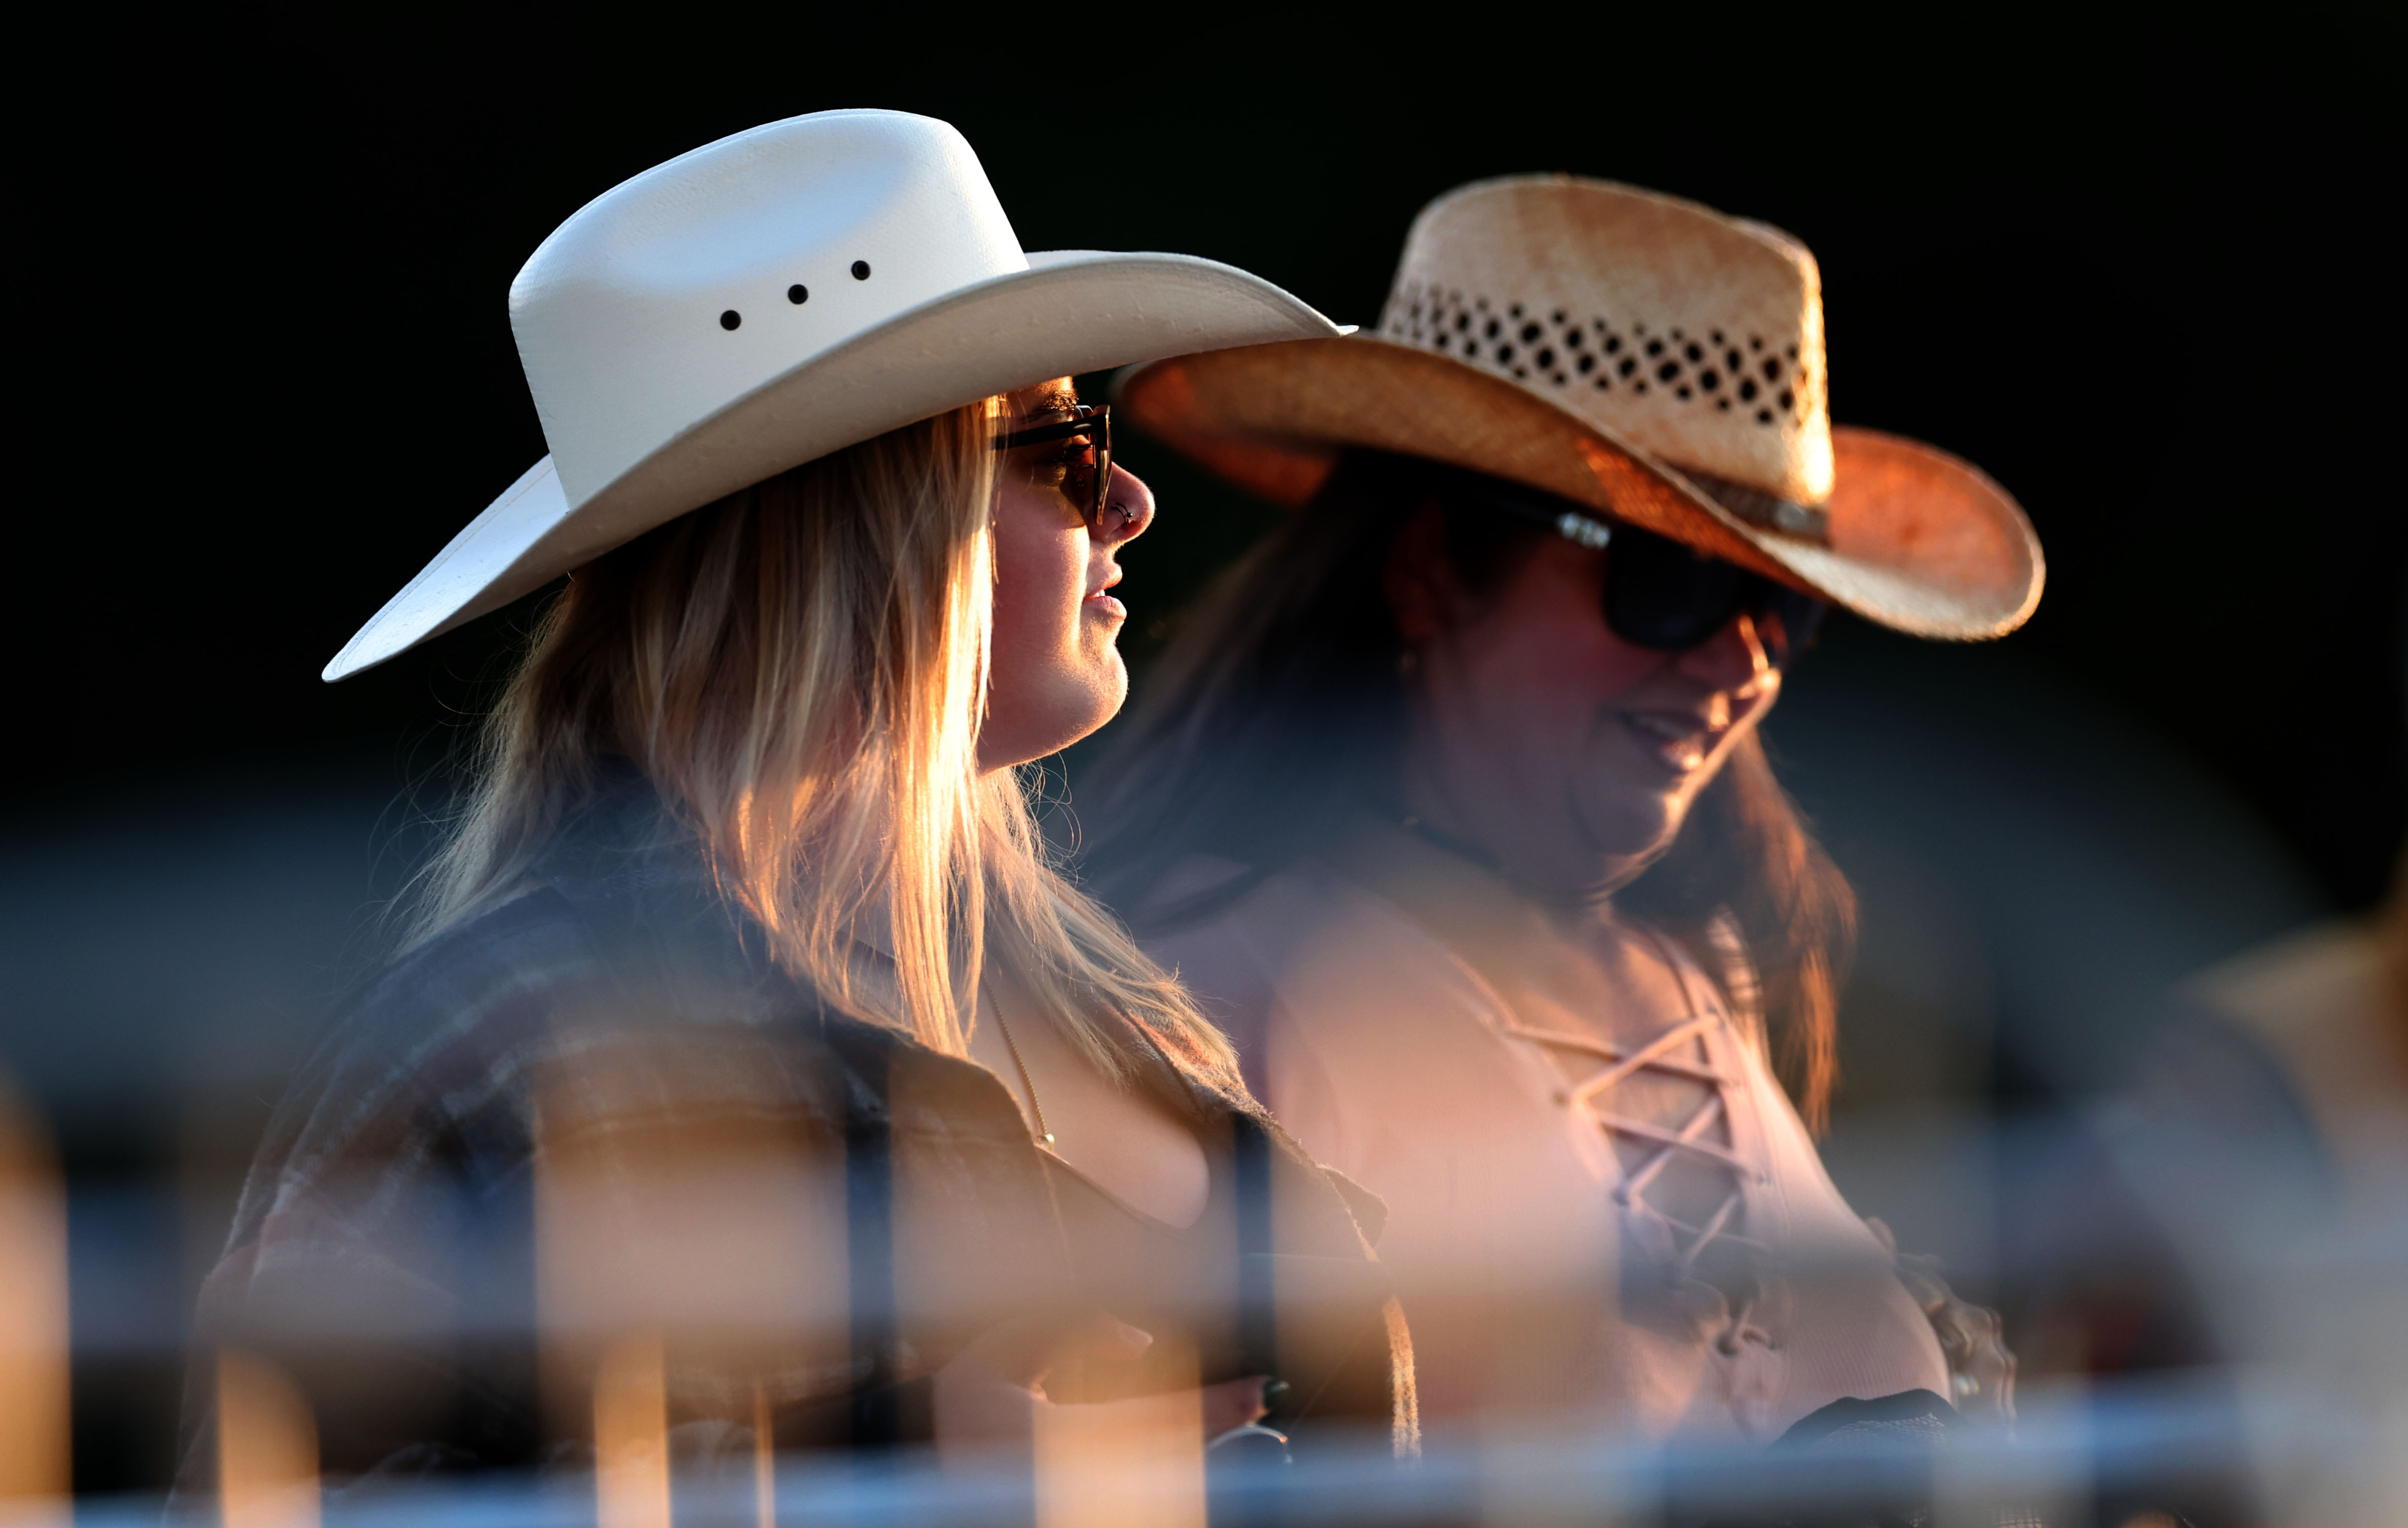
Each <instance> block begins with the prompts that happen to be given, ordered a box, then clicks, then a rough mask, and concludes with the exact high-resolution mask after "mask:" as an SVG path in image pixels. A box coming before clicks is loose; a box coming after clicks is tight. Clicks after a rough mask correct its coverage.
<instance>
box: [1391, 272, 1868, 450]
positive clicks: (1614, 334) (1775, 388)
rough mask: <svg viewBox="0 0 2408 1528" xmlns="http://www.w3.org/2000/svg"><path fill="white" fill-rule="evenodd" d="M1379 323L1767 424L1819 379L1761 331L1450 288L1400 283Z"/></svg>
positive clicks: (1548, 379) (1598, 387) (1786, 420)
mask: <svg viewBox="0 0 2408 1528" xmlns="http://www.w3.org/2000/svg"><path fill="white" fill-rule="evenodd" d="M1383 332H1384V333H1385V335H1386V336H1387V337H1389V338H1390V339H1395V340H1401V341H1403V342H1405V343H1407V344H1411V345H1418V346H1420V347H1422V348H1423V349H1425V350H1437V351H1439V352H1440V353H1441V354H1442V355H1451V356H1454V357H1455V359H1456V360H1458V361H1469V362H1471V363H1473V364H1477V365H1480V366H1483V367H1484V368H1486V369H1487V370H1490V371H1496V372H1501V373H1503V374H1504V375H1505V376H1508V377H1511V378H1513V379H1514V380H1515V381H1517V382H1536V383H1541V384H1545V385H1551V386H1554V387H1557V388H1562V389H1565V390H1567V391H1569V390H1570V389H1572V388H1575V387H1585V388H1587V389H1589V390H1590V391H1592V392H1596V393H1608V392H1612V391H1613V390H1614V389H1616V388H1624V389H1627V390H1628V391H1629V392H1630V393H1633V394H1634V395H1637V396H1642V397H1643V396H1647V395H1650V394H1651V393H1652V394H1653V395H1656V396H1659V397H1665V398H1669V399H1670V400H1671V401H1673V402H1675V403H1682V404H1692V403H1712V404H1713V407H1714V411H1715V412H1716V413H1722V414H1729V413H1740V414H1742V415H1744V416H1747V417H1750V418H1753V419H1754V420H1755V421H1756V423H1757V424H1759V425H1762V426H1765V427H1768V428H1770V427H1773V426H1778V425H1791V426H1797V425H1802V424H1803V423H1804V422H1805V420H1806V414H1807V410H1808V405H1809V403H1810V401H1811V400H1813V399H1815V398H1816V397H1818V396H1819V394H1820V392H1821V378H1812V377H1809V376H1808V375H1807V371H1806V368H1805V367H1803V366H1801V365H1799V362H1798V347H1797V346H1796V345H1794V344H1793V345H1774V344H1772V343H1770V342H1769V341H1768V340H1766V338H1765V337H1764V336H1762V335H1756V334H1742V333H1740V332H1737V331H1727V330H1724V329H1720V328H1715V327H1713V326H1711V325H1709V326H1708V327H1707V328H1706V329H1704V330H1703V331H1702V332H1700V331H1698V330H1693V329H1690V328H1688V327H1686V326H1685V325H1682V324H1663V323H1657V324H1656V325H1653V326H1652V327H1651V326H1650V325H1649V324H1647V323H1643V322H1639V321H1630V320H1627V319H1621V320H1617V319H1615V318H1612V317H1608V316H1607V315H1604V314H1595V315H1590V316H1586V317H1584V316H1582V315H1579V314H1575V313H1571V312H1569V311H1567V310H1566V309H1563V308H1560V307H1557V308H1551V309H1548V310H1547V311H1546V312H1545V313H1544V315H1543V316H1541V312H1540V310H1539V309H1538V308H1536V307H1532V306H1530V305H1529V304H1527V303H1519V302H1503V303H1499V302H1495V301H1492V300H1491V299H1489V298H1487V297H1485V296H1482V295H1479V294H1477V293H1472V294H1469V295H1467V294H1466V293H1462V292H1460V291H1457V290H1455V289H1454V288H1439V287H1434V286H1433V287H1406V288H1400V289H1399V290H1398V293H1397V294H1396V295H1395V296H1394V297H1393V298H1391V299H1390V300H1389V304H1388V321H1387V323H1386V325H1385V327H1384V330H1383Z"/></svg>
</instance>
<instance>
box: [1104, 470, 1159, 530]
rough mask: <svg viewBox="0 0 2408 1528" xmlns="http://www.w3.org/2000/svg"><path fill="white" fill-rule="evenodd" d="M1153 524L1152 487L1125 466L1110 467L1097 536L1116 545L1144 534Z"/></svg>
mask: <svg viewBox="0 0 2408 1528" xmlns="http://www.w3.org/2000/svg"><path fill="white" fill-rule="evenodd" d="M1153 523H1154V490H1153V489H1150V488H1148V487H1146V486H1145V479H1144V478H1140V477H1139V476H1138V475H1137V474H1136V473H1134V472H1131V471H1130V470H1129V469H1128V468H1126V467H1124V466H1115V467H1113V468H1112V480H1111V483H1110V484H1109V485H1108V486H1107V487H1106V489H1105V491H1104V513H1103V518H1102V524H1101V525H1100V526H1099V527H1098V530H1097V539H1098V540H1100V541H1102V542H1103V543H1104V544H1106V545H1107V546H1114V547H1116V546H1119V545H1120V544H1121V543H1122V542H1124V541H1134V540H1136V539H1137V538H1138V537H1139V536H1143V535H1144V534H1145V532H1146V527H1148V526H1150V525H1152V524H1153Z"/></svg>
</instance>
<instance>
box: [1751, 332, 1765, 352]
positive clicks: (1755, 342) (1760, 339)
mask: <svg viewBox="0 0 2408 1528" xmlns="http://www.w3.org/2000/svg"><path fill="white" fill-rule="evenodd" d="M1747 348H1748V349H1749V350H1762V349H1764V336H1762V335H1750V336H1747Z"/></svg>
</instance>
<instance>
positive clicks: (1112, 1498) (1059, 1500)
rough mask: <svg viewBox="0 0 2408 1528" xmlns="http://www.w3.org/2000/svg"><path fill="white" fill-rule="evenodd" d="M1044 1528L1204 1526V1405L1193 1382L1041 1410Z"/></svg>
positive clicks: (1040, 1512)
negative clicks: (1136, 1396)
mask: <svg viewBox="0 0 2408 1528" xmlns="http://www.w3.org/2000/svg"><path fill="white" fill-rule="evenodd" d="M1036 1445H1037V1447H1036V1465H1037V1528H1204V1407H1203V1395H1202V1392H1200V1391H1199V1390H1197V1388H1196V1386H1195V1385H1194V1384H1192V1383H1191V1384H1189V1385H1188V1386H1187V1387H1186V1388H1184V1389H1182V1390H1178V1391H1173V1392H1168V1393H1167V1394H1162V1395H1157V1396H1152V1397H1147V1398H1145V1399H1141V1400H1131V1401H1122V1402H1119V1403H1117V1404H1115V1405H1111V1406H1057V1407H1048V1408H1045V1409H1043V1410H1040V1411H1039V1413H1038V1417H1037V1436H1036Z"/></svg>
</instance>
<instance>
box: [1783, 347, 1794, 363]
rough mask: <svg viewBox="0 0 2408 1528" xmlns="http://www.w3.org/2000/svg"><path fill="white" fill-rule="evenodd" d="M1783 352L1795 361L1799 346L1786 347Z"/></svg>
mask: <svg viewBox="0 0 2408 1528" xmlns="http://www.w3.org/2000/svg"><path fill="white" fill-rule="evenodd" d="M1781 353H1782V354H1784V355H1785V356H1787V357H1788V358H1789V359H1790V360H1792V361H1795V360H1797V359H1798V347H1797V346H1795V345H1791V346H1787V347H1785V348H1784V349H1783V350H1782V352H1781Z"/></svg>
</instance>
